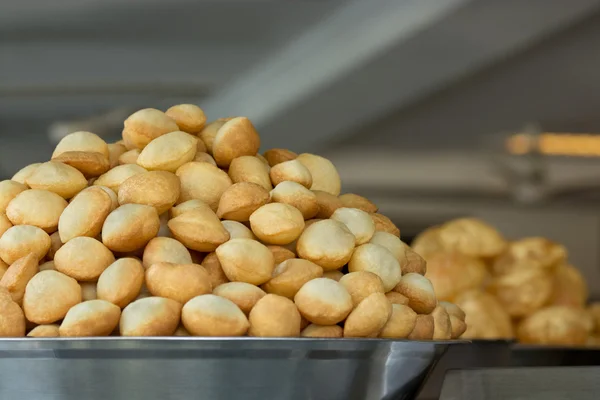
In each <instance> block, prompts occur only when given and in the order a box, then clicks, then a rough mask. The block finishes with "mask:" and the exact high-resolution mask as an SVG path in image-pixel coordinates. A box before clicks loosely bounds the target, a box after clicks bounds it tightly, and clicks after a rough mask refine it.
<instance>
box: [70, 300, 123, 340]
mask: <svg viewBox="0 0 600 400" xmlns="http://www.w3.org/2000/svg"><path fill="white" fill-rule="evenodd" d="M120 318H121V309H120V308H119V307H117V306H116V305H114V304H113V303H111V302H108V301H105V300H89V301H84V302H83V303H79V304H77V305H75V306H73V307H71V309H70V310H69V311H68V312H67V315H65V318H64V319H63V321H62V323H61V324H60V328H59V333H60V336H61V337H85V336H108V335H110V334H111V332H112V331H114V330H115V328H116V327H117V325H119V319H120Z"/></svg>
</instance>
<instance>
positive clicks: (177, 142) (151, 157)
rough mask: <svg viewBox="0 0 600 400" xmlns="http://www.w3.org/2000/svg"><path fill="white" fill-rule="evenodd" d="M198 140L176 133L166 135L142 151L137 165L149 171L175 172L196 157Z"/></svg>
mask: <svg viewBox="0 0 600 400" xmlns="http://www.w3.org/2000/svg"><path fill="white" fill-rule="evenodd" d="M197 143H198V138H197V137H195V136H192V135H190V134H188V133H185V132H181V131H175V132H169V133H167V134H164V135H162V136H160V137H158V138H156V139H154V140H152V141H151V142H150V143H148V145H147V146H146V147H145V148H144V150H142V151H141V153H140V155H139V156H138V158H137V160H136V163H137V164H138V165H139V166H141V167H143V168H145V169H147V170H148V171H168V172H175V171H177V169H178V168H179V167H181V166H182V165H184V164H185V163H188V162H190V161H192V160H193V159H194V157H195V156H196V151H197V149H198V144H197Z"/></svg>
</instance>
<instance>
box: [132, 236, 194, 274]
mask: <svg viewBox="0 0 600 400" xmlns="http://www.w3.org/2000/svg"><path fill="white" fill-rule="evenodd" d="M142 261H143V264H144V268H150V266H151V265H152V264H156V263H159V262H168V263H173V264H191V263H192V256H191V255H190V252H189V250H188V249H186V248H185V246H184V245H183V244H181V242H178V241H177V240H175V239H172V238H168V237H155V238H154V239H152V240H150V241H149V242H148V244H147V245H146V247H145V248H144V255H143V258H142Z"/></svg>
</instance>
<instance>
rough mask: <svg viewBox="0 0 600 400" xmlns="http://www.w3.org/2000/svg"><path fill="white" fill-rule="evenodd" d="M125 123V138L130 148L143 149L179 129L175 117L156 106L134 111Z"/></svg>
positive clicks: (126, 144)
mask: <svg viewBox="0 0 600 400" xmlns="http://www.w3.org/2000/svg"><path fill="white" fill-rule="evenodd" d="M123 125H124V127H123V140H124V142H125V146H127V148H128V149H140V150H141V149H143V148H144V147H146V146H147V145H148V143H150V142H151V141H152V140H154V139H156V138H157V137H159V136H162V135H164V134H166V133H169V132H173V131H177V130H179V127H178V126H177V124H176V123H175V121H173V119H171V118H170V117H168V116H167V115H166V114H165V113H164V112H162V111H160V110H156V109H154V108H145V109H142V110H139V111H136V112H134V113H133V114H131V115H130V116H129V117H128V118H127V119H126V120H125V123H124V124H123Z"/></svg>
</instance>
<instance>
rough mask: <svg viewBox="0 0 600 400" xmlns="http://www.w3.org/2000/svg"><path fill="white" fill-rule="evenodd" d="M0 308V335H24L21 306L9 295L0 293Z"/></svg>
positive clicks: (23, 319) (23, 318) (23, 317)
mask: <svg viewBox="0 0 600 400" xmlns="http://www.w3.org/2000/svg"><path fill="white" fill-rule="evenodd" d="M0 290H1V288H0ZM0 310H2V311H1V312H0V337H23V336H25V323H26V321H25V316H24V314H23V310H21V307H19V305H18V304H17V303H15V302H14V301H12V300H11V299H10V298H9V297H5V296H2V295H0Z"/></svg>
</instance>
